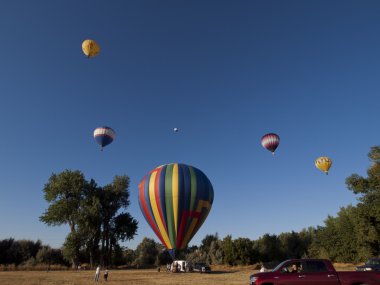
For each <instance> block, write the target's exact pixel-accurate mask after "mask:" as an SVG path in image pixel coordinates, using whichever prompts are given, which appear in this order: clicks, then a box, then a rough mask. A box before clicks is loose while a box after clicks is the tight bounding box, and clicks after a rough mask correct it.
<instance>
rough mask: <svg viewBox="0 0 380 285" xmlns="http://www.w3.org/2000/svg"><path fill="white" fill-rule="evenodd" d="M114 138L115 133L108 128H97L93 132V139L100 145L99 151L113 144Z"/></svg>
mask: <svg viewBox="0 0 380 285" xmlns="http://www.w3.org/2000/svg"><path fill="white" fill-rule="evenodd" d="M115 136H116V133H115V131H114V130H113V129H112V128H110V127H99V128H96V129H95V130H94V139H95V141H96V142H97V143H98V144H99V145H100V147H101V150H103V147H105V146H107V145H109V144H110V143H111V142H113V140H114V139H115Z"/></svg>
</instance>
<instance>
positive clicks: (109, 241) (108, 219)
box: [98, 176, 138, 265]
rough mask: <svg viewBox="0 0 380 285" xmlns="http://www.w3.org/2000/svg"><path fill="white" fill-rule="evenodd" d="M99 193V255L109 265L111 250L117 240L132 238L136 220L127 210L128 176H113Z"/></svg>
mask: <svg viewBox="0 0 380 285" xmlns="http://www.w3.org/2000/svg"><path fill="white" fill-rule="evenodd" d="M98 193H99V203H100V215H101V256H102V259H103V260H104V263H105V264H106V265H111V261H112V258H111V257H112V250H113V248H115V247H116V246H118V242H119V241H126V240H130V239H132V238H133V237H134V236H135V234H136V232H137V225H138V222H137V220H135V219H134V218H132V216H131V215H130V214H129V213H127V212H120V211H122V210H124V209H126V208H127V207H128V206H129V204H130V202H129V177H128V176H115V178H114V180H113V182H112V183H111V184H108V185H106V186H104V187H103V188H102V190H101V191H99V192H98Z"/></svg>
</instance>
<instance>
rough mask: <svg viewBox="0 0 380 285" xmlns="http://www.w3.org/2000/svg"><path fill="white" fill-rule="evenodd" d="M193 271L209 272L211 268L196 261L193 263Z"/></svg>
mask: <svg viewBox="0 0 380 285" xmlns="http://www.w3.org/2000/svg"><path fill="white" fill-rule="evenodd" d="M193 271H196V272H200V273H210V272H211V268H210V266H208V265H207V264H206V263H204V262H198V263H195V264H194V266H193Z"/></svg>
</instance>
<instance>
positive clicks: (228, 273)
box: [0, 264, 354, 285]
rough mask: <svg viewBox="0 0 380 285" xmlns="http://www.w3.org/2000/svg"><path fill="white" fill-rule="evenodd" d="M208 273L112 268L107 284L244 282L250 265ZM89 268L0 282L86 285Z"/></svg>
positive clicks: (1, 276) (6, 276)
mask: <svg viewBox="0 0 380 285" xmlns="http://www.w3.org/2000/svg"><path fill="white" fill-rule="evenodd" d="M336 266H337V269H338V270H353V269H354V266H353V265H346V264H336ZM212 270H213V272H212V273H211V274H200V273H177V274H173V273H168V272H165V271H164V270H162V271H161V272H157V270H152V269H141V270H111V271H110V275H109V280H108V282H107V284H108V285H146V284H147V285H148V284H149V285H190V284H191V285H194V284H196V285H227V284H228V285H243V284H244V285H247V284H248V278H249V275H250V274H252V273H253V272H255V270H253V267H249V266H245V267H212ZM94 272H95V271H93V270H91V271H50V272H46V271H3V272H0V284H1V285H88V284H99V285H100V284H103V285H105V284H106V282H104V280H103V276H102V275H101V276H100V277H101V279H100V282H99V283H95V282H94V279H93V278H94Z"/></svg>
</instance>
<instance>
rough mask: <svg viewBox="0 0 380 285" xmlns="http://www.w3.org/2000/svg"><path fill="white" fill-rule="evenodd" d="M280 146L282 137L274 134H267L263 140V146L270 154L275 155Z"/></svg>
mask: <svg viewBox="0 0 380 285" xmlns="http://www.w3.org/2000/svg"><path fill="white" fill-rule="evenodd" d="M279 144H280V137H279V136H278V135H276V134H274V133H269V134H266V135H264V136H263V137H262V138H261V145H262V146H263V147H264V148H266V149H267V150H269V151H270V152H272V154H273V155H274V151H275V150H276V148H277V147H278V145H279Z"/></svg>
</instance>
